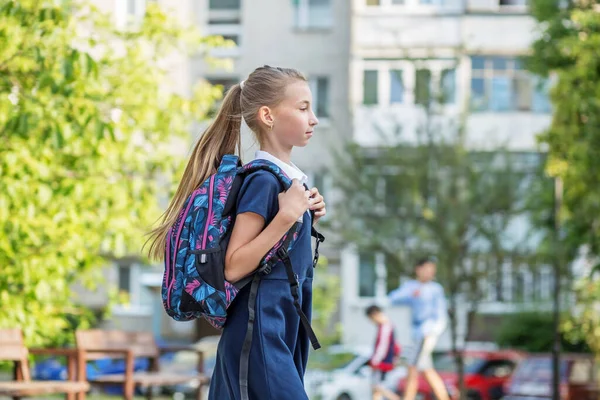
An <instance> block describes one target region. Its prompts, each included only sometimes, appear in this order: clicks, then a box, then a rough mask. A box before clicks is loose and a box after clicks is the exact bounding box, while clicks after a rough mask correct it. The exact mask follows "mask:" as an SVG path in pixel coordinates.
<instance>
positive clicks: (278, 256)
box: [239, 222, 322, 400]
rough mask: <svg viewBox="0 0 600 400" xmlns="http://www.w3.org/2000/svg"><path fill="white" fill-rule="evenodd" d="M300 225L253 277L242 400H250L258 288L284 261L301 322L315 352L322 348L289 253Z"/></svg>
mask: <svg viewBox="0 0 600 400" xmlns="http://www.w3.org/2000/svg"><path fill="white" fill-rule="evenodd" d="M299 225H300V223H299V222H296V223H294V225H293V226H292V228H291V229H290V230H289V231H288V233H287V236H286V238H285V239H284V240H283V241H282V242H280V246H279V248H278V249H277V250H276V252H275V254H274V255H273V256H271V257H270V258H269V259H268V260H265V259H263V262H262V263H261V265H260V267H259V268H258V270H257V271H256V273H254V276H253V277H252V284H251V286H250V294H249V297H248V325H247V326H246V336H245V337H244V343H243V344H242V353H241V355H240V371H239V373H240V376H239V383H240V393H241V397H242V400H249V395H248V369H249V366H250V350H251V349H252V338H253V335H254V321H255V319H256V310H255V306H256V295H257V294H258V288H259V284H260V280H261V278H262V277H263V276H264V275H268V274H269V273H271V270H272V268H273V266H274V265H275V264H277V263H278V262H279V261H282V262H283V264H284V266H285V271H286V274H287V278H288V282H289V284H290V292H291V293H292V298H293V299H294V308H295V309H296V313H297V314H298V316H299V317H300V322H302V326H303V327H304V329H305V330H306V333H307V334H308V338H309V339H310V342H311V344H312V347H313V349H315V350H317V349H320V348H321V344H320V343H319V340H318V339H317V335H316V334H315V331H314V330H313V329H312V327H311V326H310V321H309V320H308V317H307V316H306V314H304V312H303V311H302V307H301V305H300V293H299V292H300V282H299V281H298V275H296V274H295V273H294V268H293V267H292V262H291V260H290V257H289V254H288V251H287V249H288V247H289V246H290V243H291V242H292V240H293V238H294V232H296V230H297V229H298V227H299ZM321 236H322V235H321ZM317 259H318V257H317Z"/></svg>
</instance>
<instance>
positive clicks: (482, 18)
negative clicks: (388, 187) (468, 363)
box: [341, 0, 552, 347]
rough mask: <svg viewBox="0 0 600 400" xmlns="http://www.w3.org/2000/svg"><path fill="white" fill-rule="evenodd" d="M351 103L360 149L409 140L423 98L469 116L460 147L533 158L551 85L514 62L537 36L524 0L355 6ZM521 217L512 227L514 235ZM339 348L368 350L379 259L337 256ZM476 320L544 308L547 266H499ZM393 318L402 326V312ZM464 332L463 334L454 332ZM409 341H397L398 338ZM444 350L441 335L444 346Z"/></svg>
mask: <svg viewBox="0 0 600 400" xmlns="http://www.w3.org/2000/svg"><path fill="white" fill-rule="evenodd" d="M351 20H352V21H351V26H352V35H351V44H350V49H351V51H350V53H351V54H350V60H349V63H350V86H351V89H350V104H351V109H352V116H353V119H352V131H353V138H354V140H356V141H357V142H359V143H361V144H362V145H363V146H378V145H381V144H382V140H384V141H385V140H390V139H391V138H390V136H387V137H386V136H385V135H383V136H382V135H381V132H383V133H384V134H385V133H386V132H389V133H391V132H392V131H394V129H395V128H397V127H400V128H401V129H402V134H403V135H405V136H404V138H408V139H409V140H410V139H411V138H414V137H415V135H416V134H417V133H416V132H417V130H418V129H419V126H420V125H421V124H422V122H423V119H424V118H425V115H424V111H423V107H422V105H423V104H424V103H425V102H426V101H427V99H428V98H429V97H430V96H434V95H436V97H437V98H443V106H442V108H443V111H442V112H441V113H442V114H443V116H444V117H447V118H448V119H452V118H454V119H457V118H459V117H460V116H461V115H466V133H467V143H468V145H469V146H471V147H472V148H474V149H483V150H485V149H489V148H491V147H493V146H497V145H501V144H504V145H506V146H508V148H510V149H511V150H513V151H515V152H516V154H518V155H519V160H520V162H521V163H522V164H523V165H524V166H527V165H529V166H530V165H531V164H532V163H533V164H535V163H536V162H538V160H539V158H538V157H539V154H538V149H537V147H536V144H535V135H536V134H537V133H539V132H541V131H543V130H544V129H545V128H546V127H547V126H548V124H549V123H550V119H551V116H550V103H549V100H548V95H547V90H548V83H547V82H542V81H540V80H539V79H538V78H536V77H534V76H532V75H531V74H529V73H528V72H527V71H525V70H524V68H523V65H522V62H521V61H520V59H519V57H520V56H522V55H525V54H527V52H528V49H529V46H530V43H531V42H532V40H533V39H534V37H535V32H536V31H535V23H534V20H533V19H532V18H531V17H530V16H529V14H528V9H527V4H526V1H525V0H466V1H463V0H352V14H351ZM526 227H527V220H526V219H522V220H519V221H515V224H513V226H511V229H514V231H515V232H519V231H521V232H522V231H523V230H525V229H526ZM341 265H342V276H343V278H344V279H343V291H342V293H344V299H343V300H342V302H341V307H342V310H341V315H342V325H343V327H344V329H343V332H344V333H343V335H344V338H343V340H344V342H345V343H353V344H367V343H370V340H371V338H372V335H373V334H374V332H371V331H369V330H364V329H362V328H361V329H358V328H359V327H364V326H368V325H367V324H366V320H365V318H364V317H363V314H364V313H363V311H362V310H363V309H364V307H365V306H367V305H368V304H371V303H373V302H374V301H378V302H383V303H385V296H386V266H385V260H384V259H383V258H382V257H378V256H373V255H360V254H359V253H358V252H356V251H353V250H351V249H348V250H346V251H345V252H344V254H343V256H342V263H341ZM482 284H483V285H484V286H486V287H487V290H486V293H487V298H486V299H485V301H484V302H483V304H482V305H481V307H480V311H481V312H482V313H505V312H509V311H512V310H516V309H519V308H520V307H521V303H522V302H524V301H529V302H541V303H544V302H547V301H548V300H549V299H550V296H551V293H552V274H551V271H550V270H549V269H541V270H540V271H538V272H536V273H532V272H530V271H522V270H520V271H519V270H514V269H513V268H512V267H511V265H505V266H504V267H503V270H502V272H501V274H500V276H498V277H496V279H494V280H493V281H492V280H490V281H489V282H482ZM392 312H394V313H397V314H398V315H397V317H396V321H399V322H398V323H399V324H400V325H402V324H403V322H402V321H404V322H405V323H406V326H408V325H409V322H408V321H409V320H408V317H409V316H408V314H407V312H406V310H402V309H396V310H393V311H392ZM460 329H461V330H464V327H462V326H461V327H460ZM402 340H404V341H409V338H408V337H407V336H406V335H403V336H402V338H401V341H402ZM448 343H449V332H447V337H445V338H444V340H442V341H441V343H440V345H441V346H442V347H445V346H447V345H448Z"/></svg>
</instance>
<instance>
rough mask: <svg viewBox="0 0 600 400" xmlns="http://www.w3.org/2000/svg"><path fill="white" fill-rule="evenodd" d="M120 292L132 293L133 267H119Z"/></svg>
mask: <svg viewBox="0 0 600 400" xmlns="http://www.w3.org/2000/svg"><path fill="white" fill-rule="evenodd" d="M118 269H119V292H125V293H127V294H130V293H131V291H132V290H131V266H130V265H119V266H118Z"/></svg>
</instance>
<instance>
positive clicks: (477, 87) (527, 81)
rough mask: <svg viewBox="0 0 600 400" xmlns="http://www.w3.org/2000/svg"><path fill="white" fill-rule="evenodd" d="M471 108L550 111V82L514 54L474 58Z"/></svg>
mask: <svg viewBox="0 0 600 400" xmlns="http://www.w3.org/2000/svg"><path fill="white" fill-rule="evenodd" d="M471 68H472V78H471V107H472V109H473V110H475V111H495V112H507V111H533V112H540V113H547V112H549V111H550V103H549V101H548V84H547V81H545V80H541V79H540V78H537V77H535V76H533V75H531V74H530V73H529V72H527V71H525V70H524V69H522V66H521V63H520V62H519V60H518V59H516V58H511V57H481V56H474V57H471Z"/></svg>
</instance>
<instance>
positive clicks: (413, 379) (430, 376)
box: [389, 259, 449, 400]
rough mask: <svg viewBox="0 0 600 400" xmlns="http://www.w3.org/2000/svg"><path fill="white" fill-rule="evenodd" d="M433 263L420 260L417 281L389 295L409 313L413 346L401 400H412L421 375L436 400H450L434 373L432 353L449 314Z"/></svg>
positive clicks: (406, 284)
mask: <svg viewBox="0 0 600 400" xmlns="http://www.w3.org/2000/svg"><path fill="white" fill-rule="evenodd" d="M435 275H436V263H435V261H434V260H432V259H422V260H419V261H418V262H417V263H416V264H415V277H416V279H413V280H410V281H407V282H405V283H404V284H403V285H402V286H401V287H399V288H398V289H396V290H394V291H392V292H391V293H390V294H389V299H390V302H391V303H392V304H405V305H408V306H410V308H411V311H412V337H413V343H416V346H415V348H414V349H413V354H411V355H409V356H408V357H407V359H408V364H409V367H408V376H407V378H406V390H405V393H404V397H403V400H414V399H415V397H416V395H417V389H418V375H419V372H422V373H423V375H424V376H425V379H426V380H427V382H428V383H429V385H430V386H431V389H432V390H433V392H434V394H435V396H436V397H437V399H438V400H449V396H448V392H447V390H446V387H445V386H444V382H443V381H442V379H441V378H440V375H439V374H438V373H437V371H436V370H435V369H434V366H433V359H432V353H433V350H434V348H435V345H436V343H437V341H438V339H439V337H440V335H441V334H442V332H443V331H444V330H445V329H446V325H447V321H448V312H447V306H446V299H445V297H444V289H443V288H442V286H441V285H440V284H439V283H437V282H434V279H435Z"/></svg>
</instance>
